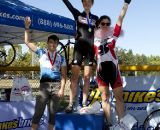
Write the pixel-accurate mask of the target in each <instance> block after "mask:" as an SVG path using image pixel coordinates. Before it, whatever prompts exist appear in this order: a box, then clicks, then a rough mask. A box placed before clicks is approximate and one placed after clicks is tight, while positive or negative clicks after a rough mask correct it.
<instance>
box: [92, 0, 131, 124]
mask: <svg viewBox="0 0 160 130" xmlns="http://www.w3.org/2000/svg"><path fill="white" fill-rule="evenodd" d="M130 2H131V0H124V5H123V8H122V10H121V12H120V15H119V17H118V20H117V23H116V25H115V27H114V29H112V28H111V27H110V25H111V19H110V17H108V16H106V15H103V16H101V17H100V19H99V23H98V29H97V30H96V31H95V38H94V49H95V54H96V60H97V69H96V73H97V82H98V86H99V90H100V92H101V97H102V107H103V110H104V112H105V117H106V119H107V121H108V122H109V124H111V119H110V103H109V97H110V94H109V85H110V86H111V88H112V89H113V93H114V96H115V99H116V112H117V115H118V118H119V120H120V119H122V118H123V116H124V102H123V87H122V80H121V76H120V71H119V67H118V59H117V57H116V54H115V51H114V49H115V44H116V41H117V39H118V37H119V35H120V33H121V27H122V22H123V19H124V16H125V14H126V12H127V9H128V4H129V3H130Z"/></svg>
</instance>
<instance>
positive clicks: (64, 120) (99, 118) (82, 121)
mask: <svg viewBox="0 0 160 130" xmlns="http://www.w3.org/2000/svg"><path fill="white" fill-rule="evenodd" d="M103 125H104V114H103V113H102V112H101V113H98V114H79V113H71V114H66V113H57V114H56V124H55V130H103Z"/></svg>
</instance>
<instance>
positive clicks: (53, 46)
mask: <svg viewBox="0 0 160 130" xmlns="http://www.w3.org/2000/svg"><path fill="white" fill-rule="evenodd" d="M47 44H48V50H49V51H51V52H54V51H55V50H56V48H57V46H58V42H57V41H55V40H53V39H49V40H48V43H47Z"/></svg>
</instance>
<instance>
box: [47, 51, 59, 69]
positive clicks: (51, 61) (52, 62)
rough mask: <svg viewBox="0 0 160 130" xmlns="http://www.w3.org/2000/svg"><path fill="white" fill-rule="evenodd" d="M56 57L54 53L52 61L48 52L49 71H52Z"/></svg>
mask: <svg viewBox="0 0 160 130" xmlns="http://www.w3.org/2000/svg"><path fill="white" fill-rule="evenodd" d="M56 56H57V52H55V55H54V58H53V60H52V59H51V57H50V54H49V52H48V58H49V61H50V63H51V65H52V68H51V70H54V63H55V60H56Z"/></svg>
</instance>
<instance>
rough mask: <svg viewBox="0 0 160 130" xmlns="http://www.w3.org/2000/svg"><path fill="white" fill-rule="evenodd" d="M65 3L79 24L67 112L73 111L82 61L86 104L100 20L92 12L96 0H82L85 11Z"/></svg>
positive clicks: (67, 0)
mask: <svg viewBox="0 0 160 130" xmlns="http://www.w3.org/2000/svg"><path fill="white" fill-rule="evenodd" d="M63 2H64V4H65V5H66V6H67V8H68V9H69V10H70V12H71V13H72V14H73V16H74V19H75V21H76V25H77V33H76V37H75V46H74V53H73V61H72V77H71V86H70V94H69V95H70V100H69V105H68V107H67V108H66V112H67V113H70V112H72V111H73V102H74V100H75V96H76V92H77V83H78V77H79V73H80V69H81V65H82V62H84V87H83V101H82V105H83V106H86V101H87V97H88V91H89V83H90V75H91V70H92V66H93V60H94V47H93V43H94V29H95V27H96V23H97V21H98V17H97V16H96V15H93V14H91V12H90V10H91V7H92V6H93V4H94V0H82V4H83V8H84V11H83V12H82V13H81V12H79V11H78V10H77V9H76V8H74V7H73V6H72V4H71V3H70V2H69V0H63Z"/></svg>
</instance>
